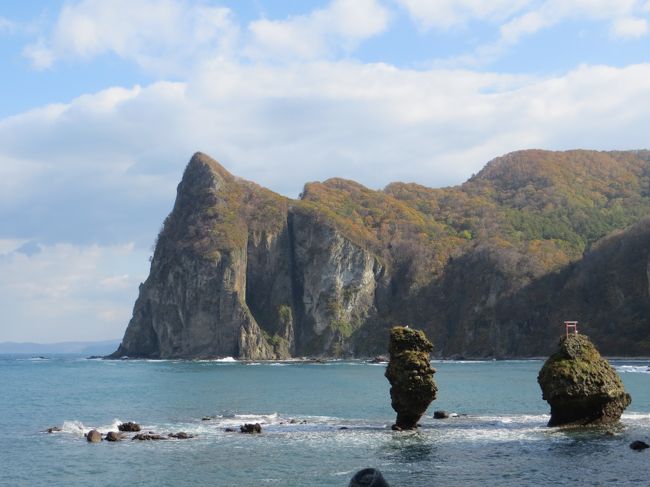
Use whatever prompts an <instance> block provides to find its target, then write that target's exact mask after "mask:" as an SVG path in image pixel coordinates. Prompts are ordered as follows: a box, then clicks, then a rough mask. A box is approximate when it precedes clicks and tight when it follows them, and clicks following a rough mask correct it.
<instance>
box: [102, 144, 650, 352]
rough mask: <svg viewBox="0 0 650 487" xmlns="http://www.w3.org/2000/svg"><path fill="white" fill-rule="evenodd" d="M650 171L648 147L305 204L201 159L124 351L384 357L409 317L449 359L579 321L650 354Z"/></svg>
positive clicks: (531, 161)
mask: <svg viewBox="0 0 650 487" xmlns="http://www.w3.org/2000/svg"><path fill="white" fill-rule="evenodd" d="M649 175H650V153H649V152H647V151H634V152H611V153H608V152H594V151H570V152H561V153H556V152H547V151H522V152H517V153H513V154H509V155H507V156H504V157H502V158H498V159H495V160H494V161H491V162H490V163H489V164H488V165H487V166H486V167H485V169H483V171H481V172H480V173H479V174H477V175H476V176H474V177H472V178H471V179H470V180H469V181H467V182H466V183H464V184H463V185H461V186H458V187H452V188H443V189H431V188H425V187H423V186H419V185H417V184H404V183H393V184H391V185H389V186H388V187H386V188H385V189H384V190H382V191H373V190H370V189H368V188H365V187H363V186H361V185H359V184H357V183H355V182H352V181H347V180H343V179H330V180H327V181H325V182H322V183H308V184H307V185H305V189H304V191H303V193H302V195H301V198H300V199H299V200H290V199H288V198H285V197H282V196H280V195H277V194H275V193H273V192H271V191H269V190H267V189H264V188H261V187H259V186H258V185H256V184H254V183H252V182H249V181H245V180H242V179H239V178H236V177H235V176H233V175H231V174H230V173H228V172H227V171H226V170H225V169H224V168H223V167H222V166H220V165H219V164H218V163H217V162H216V161H214V160H212V159H210V158H209V157H208V156H206V155H204V154H200V153H197V154H195V155H194V156H193V157H192V159H191V161H190V163H189V164H188V166H187V168H186V170H185V173H184V175H183V178H182V181H181V183H180V184H179V186H178V193H177V198H176V202H175V205H174V208H173V210H172V212H171V214H170V215H169V216H168V217H167V219H166V220H165V223H164V225H163V228H162V230H161V232H160V235H159V237H158V240H157V242H156V246H155V252H154V255H153V259H152V262H151V271H150V275H149V277H148V279H147V281H146V282H145V283H143V284H142V285H141V287H140V293H139V297H138V299H137V301H136V303H135V307H134V312H133V318H132V319H131V321H130V323H129V325H128V328H127V330H126V333H125V336H124V339H123V341H122V344H121V345H120V347H119V349H118V350H117V351H116V352H115V353H114V354H113V356H115V357H117V356H124V355H126V356H129V357H151V358H162V357H164V358H173V357H181V358H191V357H219V356H235V357H240V358H255V359H265V358H287V357H290V356H304V355H317V356H349V355H371V354H374V353H377V352H384V351H385V350H386V336H388V330H389V329H390V327H391V326H392V325H394V324H395V323H404V324H411V325H413V326H416V327H418V328H421V329H423V330H424V331H425V332H426V333H427V335H429V336H431V337H434V338H435V340H436V343H437V344H438V350H439V353H440V354H442V355H444V356H461V355H462V356H471V357H484V356H496V357H508V356H532V355H545V354H548V353H549V352H550V351H551V350H552V349H553V347H554V345H555V343H556V341H557V336H558V333H559V331H560V330H559V323H561V321H562V320H564V319H578V320H581V321H582V322H585V323H586V324H587V325H588V327H589V328H588V330H586V331H587V332H588V333H589V334H590V336H591V337H592V338H593V339H594V341H595V342H596V343H597V345H598V346H599V348H600V349H601V350H602V351H603V352H604V353H606V354H618V355H626V354H632V355H642V354H646V355H647V354H649V353H650V327H648V318H647V317H648V316H650V313H648V311H650V295H649V294H648V279H649V276H650V271H649V270H648V269H650V262H649V260H648V255H649V252H648V249H649V247H648V243H650V242H649V241H650V223H648V220H644V219H643V217H644V216H645V215H647V214H650V176H649Z"/></svg>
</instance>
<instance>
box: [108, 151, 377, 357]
mask: <svg viewBox="0 0 650 487" xmlns="http://www.w3.org/2000/svg"><path fill="white" fill-rule="evenodd" d="M288 201H289V200H287V199H286V198H283V197H281V196H279V195H275V194H273V193H271V192H270V191H268V190H264V189H262V188H259V187H257V186H256V185H254V184H253V183H249V182H247V181H242V180H239V179H236V178H234V177H233V176H232V175H230V174H229V173H227V171H225V170H224V169H223V168H222V167H221V166H219V164H218V163H216V162H215V161H213V160H212V159H210V158H209V157H207V156H205V155H203V154H196V155H195V156H194V157H193V158H192V160H191V161H190V163H189V164H188V166H187V168H186V170H185V174H184V176H183V180H182V181H181V183H180V184H179V186H178V194H177V198H176V203H175V205H174V209H173V210H172V213H171V214H170V215H169V217H168V218H167V219H166V221H165V224H164V226H163V229H162V230H161V233H160V236H159V238H158V241H157V244H156V248H155V252H154V256H153V259H152V262H151V270H150V274H149V277H148V279H147V281H146V282H145V283H144V284H142V285H141V286H140V293H139V296H138V299H137V301H136V303H135V306H134V310H133V317H132V319H131V321H130V323H129V326H128V327H127V330H126V333H125V335H124V338H123V340H122V343H121V345H120V347H119V349H118V350H117V351H116V352H115V353H114V354H112V355H111V357H114V358H117V357H122V356H128V357H131V358H135V357H149V358H210V357H226V356H232V357H237V358H242V359H275V358H288V357H291V356H294V355H342V354H348V353H349V354H351V353H353V349H352V345H351V344H352V340H351V336H352V334H353V333H354V332H355V331H356V330H358V329H359V328H360V327H361V326H363V325H364V324H365V323H366V322H367V321H368V320H369V319H370V318H371V317H372V316H373V315H374V314H375V313H376V307H375V290H376V287H377V277H378V276H379V275H381V274H382V272H383V267H382V265H381V264H380V263H379V261H378V259H377V258H376V257H375V256H373V255H372V254H371V253H370V252H369V251H367V250H364V249H362V248H361V247H359V246H356V245H354V244H352V243H351V242H350V241H349V240H347V239H346V238H345V237H344V236H343V235H342V234H341V233H340V232H339V231H337V230H335V229H334V227H333V226H331V225H329V224H327V223H325V222H321V221H320V220H318V219H316V218H314V217H313V215H310V214H309V212H306V211H305V210H304V209H303V208H292V207H290V206H289V204H288Z"/></svg>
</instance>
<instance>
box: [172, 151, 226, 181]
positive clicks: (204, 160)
mask: <svg viewBox="0 0 650 487" xmlns="http://www.w3.org/2000/svg"><path fill="white" fill-rule="evenodd" d="M206 169H207V170H209V171H210V172H211V173H213V174H216V175H218V176H219V177H221V178H223V179H224V180H225V181H233V180H234V179H235V177H234V176H233V175H232V174H230V173H229V172H228V170H226V168H225V167H223V166H222V165H221V164H219V163H218V162H217V161H215V160H214V159H212V157H210V156H209V155H207V154H204V153H203V152H196V153H195V154H194V155H193V156H192V159H190V162H189V163H188V165H187V167H186V168H185V174H184V175H183V178H185V177H187V176H188V174H189V173H192V172H199V173H203V172H205V171H206Z"/></svg>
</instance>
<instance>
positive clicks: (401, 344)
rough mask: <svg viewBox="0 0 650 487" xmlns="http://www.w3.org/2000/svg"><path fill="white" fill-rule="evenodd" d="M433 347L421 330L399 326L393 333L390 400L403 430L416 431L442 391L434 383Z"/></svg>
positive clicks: (390, 362)
mask: <svg viewBox="0 0 650 487" xmlns="http://www.w3.org/2000/svg"><path fill="white" fill-rule="evenodd" d="M432 350H433V344H432V343H431V342H430V341H429V340H428V339H427V337H426V336H425V335H424V333H423V332H422V331H420V330H413V329H411V328H407V327H403V326H395V327H393V328H392V329H391V330H390V344H389V347H388V351H389V354H390V361H389V362H388V367H387V368H386V374H385V375H386V378H387V379H388V381H389V382H390V385H391V388H390V398H391V405H392V406H393V409H394V410H395V411H396V412H397V420H396V422H395V425H394V426H396V427H397V428H399V429H414V428H416V427H417V422H418V421H419V420H420V418H421V417H422V415H423V414H424V413H425V411H426V410H427V407H429V404H431V401H433V400H434V399H435V398H436V392H437V391H438V388H437V387H436V384H435V382H434V381H433V374H435V372H436V371H435V370H434V369H433V367H431V364H430V362H429V353H430V352H431V351H432Z"/></svg>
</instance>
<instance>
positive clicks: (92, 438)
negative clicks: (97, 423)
mask: <svg viewBox="0 0 650 487" xmlns="http://www.w3.org/2000/svg"><path fill="white" fill-rule="evenodd" d="M86 440H87V441H88V443H99V442H100V441H102V434H101V433H100V432H99V431H97V430H90V431H89V432H88V433H86Z"/></svg>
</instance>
